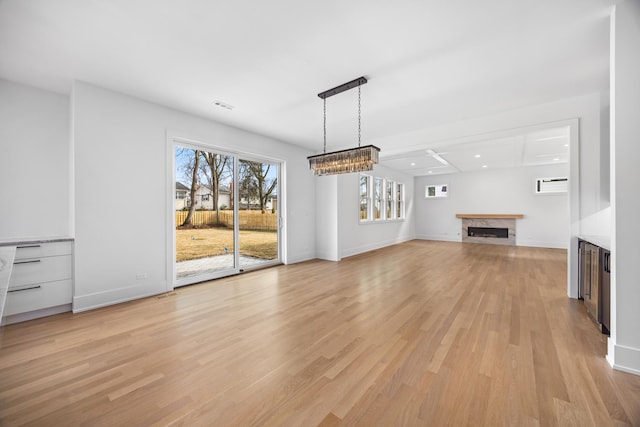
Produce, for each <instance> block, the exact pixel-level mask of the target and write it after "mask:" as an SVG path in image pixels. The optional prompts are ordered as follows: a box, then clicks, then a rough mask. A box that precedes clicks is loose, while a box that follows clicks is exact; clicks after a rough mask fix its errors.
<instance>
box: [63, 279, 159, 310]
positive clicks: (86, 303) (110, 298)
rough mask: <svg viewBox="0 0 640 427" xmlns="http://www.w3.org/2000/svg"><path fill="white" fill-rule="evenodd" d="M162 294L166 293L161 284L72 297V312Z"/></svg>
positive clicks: (128, 287) (134, 286)
mask: <svg viewBox="0 0 640 427" xmlns="http://www.w3.org/2000/svg"><path fill="white" fill-rule="evenodd" d="M77 289H78V285H77V283H76V291H77ZM164 292H167V284H166V283H165V282H162V283H150V284H143V285H133V286H126V287H122V288H117V289H110V290H108V291H102V292H95V293H92V294H87V295H78V296H74V297H73V312H74V313H81V312H83V311H88V310H94V309H96V308H100V307H106V306H109V305H114V304H120V303H123V302H127V301H132V300H136V299H140V298H146V297H149V296H152V295H158V294H162V293H164Z"/></svg>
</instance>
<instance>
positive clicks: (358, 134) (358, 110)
mask: <svg viewBox="0 0 640 427" xmlns="http://www.w3.org/2000/svg"><path fill="white" fill-rule="evenodd" d="M360 116H361V114H360V85H358V147H360Z"/></svg>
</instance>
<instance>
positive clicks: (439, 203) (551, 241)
mask: <svg viewBox="0 0 640 427" xmlns="http://www.w3.org/2000/svg"><path fill="white" fill-rule="evenodd" d="M567 169H568V165H566V164H562V165H548V166H537V167H526V168H517V169H496V170H483V171H478V172H467V173H458V174H450V175H436V176H423V177H418V178H416V201H415V205H416V235H417V237H418V238H421V239H429V240H449V241H456V242H459V241H461V240H462V236H461V235H460V232H461V228H462V220H461V219H459V218H456V214H458V213H505V214H508V213H513V214H524V218H523V219H518V220H516V244H517V245H518V246H541V247H549V248H567V246H568V243H569V200H568V196H567V193H561V194H548V195H539V194H535V192H534V186H535V179H536V178H545V177H554V176H567V173H568V170H567ZM427 184H431V185H433V184H447V185H448V193H449V196H448V197H446V198H436V199H427V198H425V187H426V185H427Z"/></svg>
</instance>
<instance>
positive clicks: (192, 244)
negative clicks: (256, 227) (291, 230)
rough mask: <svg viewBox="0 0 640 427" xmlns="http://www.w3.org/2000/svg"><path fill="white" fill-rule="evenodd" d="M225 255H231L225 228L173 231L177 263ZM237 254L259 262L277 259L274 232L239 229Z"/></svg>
mask: <svg viewBox="0 0 640 427" xmlns="http://www.w3.org/2000/svg"><path fill="white" fill-rule="evenodd" d="M225 248H227V251H226V252H225V250H224V249H225ZM225 253H233V230H230V229H228V228H225V227H215V228H194V229H178V230H176V261H178V262H180V261H187V260H190V259H197V258H204V257H208V256H214V255H224V254H225ZM240 254H241V255H247V256H252V257H256V258H262V259H275V258H277V257H278V233H277V232H275V231H248V230H240Z"/></svg>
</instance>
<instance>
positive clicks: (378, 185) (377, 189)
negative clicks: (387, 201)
mask: <svg viewBox="0 0 640 427" xmlns="http://www.w3.org/2000/svg"><path fill="white" fill-rule="evenodd" d="M383 182H384V180H383V179H382V178H375V182H374V185H373V219H384V217H383V216H382V209H383V206H384V205H383V203H382V202H383V199H384V196H383V194H382V191H383V190H382V188H383Z"/></svg>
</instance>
